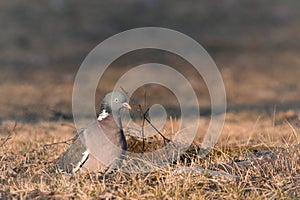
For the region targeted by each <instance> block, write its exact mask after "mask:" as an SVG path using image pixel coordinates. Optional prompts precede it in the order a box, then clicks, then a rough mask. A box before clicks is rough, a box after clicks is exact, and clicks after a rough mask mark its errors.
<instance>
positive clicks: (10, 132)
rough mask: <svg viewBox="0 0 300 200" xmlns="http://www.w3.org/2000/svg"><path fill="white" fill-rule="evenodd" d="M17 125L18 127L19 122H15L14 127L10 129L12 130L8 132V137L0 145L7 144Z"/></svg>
mask: <svg viewBox="0 0 300 200" xmlns="http://www.w3.org/2000/svg"><path fill="white" fill-rule="evenodd" d="M16 127H17V122H15V124H14V127H13V128H12V130H10V131H9V132H8V135H7V137H6V138H5V139H4V141H3V142H2V143H1V144H0V147H3V146H4V144H5V143H6V142H7V141H8V140H10V139H11V136H12V134H13V132H14V131H15V129H16Z"/></svg>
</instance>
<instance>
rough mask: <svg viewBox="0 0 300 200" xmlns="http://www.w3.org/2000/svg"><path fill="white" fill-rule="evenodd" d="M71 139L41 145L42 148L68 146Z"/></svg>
mask: <svg viewBox="0 0 300 200" xmlns="http://www.w3.org/2000/svg"><path fill="white" fill-rule="evenodd" d="M73 139H74V138H71V139H68V140H65V141H60V142H53V143H50V144H45V145H43V147H49V146H53V145H58V144H68V145H69V142H71V141H72V140H73Z"/></svg>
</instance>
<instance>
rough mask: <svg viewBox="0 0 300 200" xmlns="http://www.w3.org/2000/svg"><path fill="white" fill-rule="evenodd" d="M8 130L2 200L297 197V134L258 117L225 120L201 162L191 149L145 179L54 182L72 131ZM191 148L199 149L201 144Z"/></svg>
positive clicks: (120, 176)
mask: <svg viewBox="0 0 300 200" xmlns="http://www.w3.org/2000/svg"><path fill="white" fill-rule="evenodd" d="M234 119H235V120H234ZM236 119H240V121H236ZM200 121H201V124H202V125H205V124H207V123H208V119H206V118H202V119H201V120H200ZM14 124H15V123H14V122H13V121H5V122H3V123H2V126H1V129H0V130H1V138H2V139H1V143H0V144H2V145H1V147H0V160H1V162H0V198H2V199H3V198H18V199H25V198H36V199H42V198H55V199H56V198H58V199H60V198H61V199H68V198H78V199H88V198H127V199H206V198H209V199H212V198H217V199H229V198H234V199H237V198H240V199H256V198H264V199H269V198H272V199H280V198H287V199H289V198H298V197H299V196H300V187H299V185H300V163H299V161H300V155H299V147H297V146H295V145H297V144H299V137H300V136H299V129H298V127H297V126H291V123H287V121H286V122H284V121H283V123H282V124H280V125H276V126H275V125H273V123H272V119H268V118H264V117H261V118H259V119H257V120H256V121H252V120H248V121H247V120H244V119H243V114H242V113H240V114H232V113H231V114H229V115H228V116H227V123H226V125H225V128H224V130H223V133H222V135H221V138H220V140H219V143H218V145H217V146H216V147H215V149H214V150H213V151H212V152H211V153H210V154H209V155H208V156H207V157H205V158H202V159H200V158H198V157H197V156H195V154H196V151H197V148H196V149H194V148H191V149H190V150H189V151H187V153H186V154H185V155H183V156H182V157H181V160H178V161H177V162H176V163H173V164H170V165H169V166H167V167H165V168H163V169H159V170H157V171H154V172H151V173H147V174H128V173H124V172H122V171H121V170H119V171H116V172H114V173H112V174H106V175H102V174H92V173H86V174H73V175H71V176H66V175H62V174H55V173H53V171H52V169H53V168H52V167H53V164H54V163H55V162H56V160H57V159H58V157H59V156H60V155H61V153H62V152H63V151H64V150H65V149H66V148H67V144H66V143H57V142H60V141H66V140H68V139H70V138H72V136H73V135H74V129H73V128H72V125H69V124H63V122H38V123H35V124H26V123H24V124H22V123H18V124H17V126H16V127H15V128H14ZM202 127H204V126H202ZM204 129H205V128H204ZM201 132H202V131H201V130H199V134H200V133H201ZM200 135H201V134H200ZM7 136H9V137H7ZM128 139H129V138H128ZM129 140H130V139H129ZM157 140H159V139H157ZM197 140H198V142H201V136H199V138H197ZM129 142H130V141H129ZM47 144H52V145H47ZM157 144H158V143H157ZM161 144H162V143H161ZM147 145H150V144H149V143H146V144H145V146H147ZM152 145H153V143H152ZM270 149H271V150H272V152H274V154H276V155H275V156H274V157H272V156H271V157H270V156H269V155H267V156H265V157H261V156H260V155H256V154H257V152H258V153H259V152H260V151H261V150H270ZM276 149H277V151H275V150H276ZM195 150H196V151H195ZM251 152H252V153H251ZM275 152H276V153H275ZM270 160H271V161H270ZM245 163H246V164H245ZM199 169H201V170H202V171H201V170H199ZM209 170H213V171H209ZM214 172H224V173H226V175H225V176H224V175H222V174H218V173H217V174H214ZM227 174H230V175H233V176H234V177H238V179H235V178H232V177H227Z"/></svg>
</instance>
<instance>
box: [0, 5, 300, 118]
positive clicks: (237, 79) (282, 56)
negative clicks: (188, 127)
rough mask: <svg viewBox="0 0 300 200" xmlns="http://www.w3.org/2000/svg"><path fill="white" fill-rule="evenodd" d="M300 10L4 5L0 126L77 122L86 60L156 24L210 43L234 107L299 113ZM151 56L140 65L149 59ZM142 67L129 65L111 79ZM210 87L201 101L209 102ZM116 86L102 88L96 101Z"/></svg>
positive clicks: (122, 64)
mask: <svg viewBox="0 0 300 200" xmlns="http://www.w3.org/2000/svg"><path fill="white" fill-rule="evenodd" d="M299 9H300V1H298V0H284V1H283V0H265V1H261V0H245V1H238V0H227V1H211V0H206V1H198V0H197V1H196V0H194V1H188V2H186V1H182V2H174V1H172V0H166V1H159V0H129V1H115V0H112V1H109V2H108V1H97V0H90V1H86V2H83V1H80V0H70V1H67V0H45V1H39V0H27V1H19V0H10V1H6V0H0V27H1V31H0V52H1V53H0V121H2V120H7V119H14V120H21V121H30V122H33V121H37V120H58V119H72V110H71V106H72V103H71V100H72V87H73V81H74V77H75V75H76V72H77V70H78V69H79V67H80V64H81V62H82V61H83V60H84V58H85V56H86V55H87V54H88V53H89V52H90V51H91V50H92V49H93V48H94V47H95V46H96V45H98V44H99V43H101V42H102V41H103V40H105V39H107V38H108V37H110V36H112V35H114V34H117V33H119V32H121V31H125V30H128V29H132V28H137V27H146V26H156V27H164V28H170V29H174V30H177V31H180V32H182V33H184V34H186V35H188V36H190V37H192V38H193V39H195V40H197V41H198V42H199V43H200V44H201V45H203V47H204V48H205V49H206V50H207V52H208V53H209V54H210V55H211V57H212V58H213V59H214V61H215V62H216V64H217V66H218V68H219V70H220V72H221V74H222V77H223V79H224V83H225V88H226V92H227V100H228V110H229V111H231V112H239V111H240V110H256V111H258V112H262V111H267V112H273V110H274V107H276V109H278V110H287V109H294V110H298V109H299V108H300V101H299V100H300V95H299V94H300V84H299V77H300V26H299V24H300V12H299ZM174 42H176V41H174ZM148 53H149V52H144V53H139V54H138V59H136V58H135V62H136V61H137V60H138V61H137V63H143V62H147V54H148ZM150 54H151V52H150ZM148 56H149V55H148ZM156 56H158V57H159V56H160V57H163V59H173V58H172V56H171V55H168V54H165V53H156V54H155V53H153V52H152V57H156ZM144 58H145V59H146V60H143V59H144ZM154 60H155V59H154ZM176 63H177V64H178V63H179V64H181V63H180V61H178V62H176V60H174V65H176ZM132 64H134V63H132V62H131V60H130V57H129V58H127V59H121V60H120V61H118V62H116V63H115V64H114V65H113V66H112V69H111V72H108V74H118V73H120V71H122V70H124V69H125V68H126V67H130V65H132ZM181 67H185V66H184V64H182V65H181ZM184 69H187V70H189V68H184ZM111 77H113V76H111ZM203 84H204V83H199V88H198V95H199V97H200V98H203V99H208V96H207V91H206V88H205V85H203ZM100 85H101V84H100ZM109 90H110V85H109V84H108V86H107V85H106V86H105V85H103V87H102V88H99V95H97V97H96V101H97V102H99V99H101V98H102V97H103V94H104V93H106V92H107V91H109ZM202 102H203V105H201V106H203V107H204V108H206V107H209V99H208V100H207V101H206V100H204V101H202Z"/></svg>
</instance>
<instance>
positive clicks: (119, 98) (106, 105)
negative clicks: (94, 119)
mask: <svg viewBox="0 0 300 200" xmlns="http://www.w3.org/2000/svg"><path fill="white" fill-rule="evenodd" d="M122 108H127V109H129V110H130V109H131V106H130V105H129V104H128V103H127V98H126V97H125V95H124V94H123V93H121V92H118V91H114V92H110V93H108V94H107V95H106V96H105V97H104V99H103V100H102V103H101V106H100V111H101V112H103V111H105V112H107V113H115V114H117V113H119V112H120V110H121V109H122Z"/></svg>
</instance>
